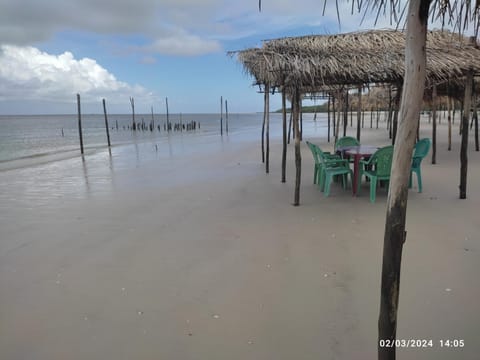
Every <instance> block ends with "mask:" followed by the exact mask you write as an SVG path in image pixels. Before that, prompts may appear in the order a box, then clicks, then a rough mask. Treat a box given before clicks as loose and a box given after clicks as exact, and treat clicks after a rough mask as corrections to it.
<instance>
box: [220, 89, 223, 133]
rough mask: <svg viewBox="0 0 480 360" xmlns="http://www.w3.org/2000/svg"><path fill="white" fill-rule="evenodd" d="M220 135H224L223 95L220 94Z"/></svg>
mask: <svg viewBox="0 0 480 360" xmlns="http://www.w3.org/2000/svg"><path fill="white" fill-rule="evenodd" d="M220 135H222V136H223V96H220Z"/></svg>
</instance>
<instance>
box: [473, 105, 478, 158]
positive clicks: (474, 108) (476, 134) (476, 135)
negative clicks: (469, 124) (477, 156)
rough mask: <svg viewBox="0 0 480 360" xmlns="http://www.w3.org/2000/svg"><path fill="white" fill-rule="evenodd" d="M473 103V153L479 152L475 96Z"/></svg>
mask: <svg viewBox="0 0 480 360" xmlns="http://www.w3.org/2000/svg"><path fill="white" fill-rule="evenodd" d="M474 99H475V102H474V103H473V120H474V122H475V151H479V144H478V112H477V106H478V99H477V97H476V96H475V97H474Z"/></svg>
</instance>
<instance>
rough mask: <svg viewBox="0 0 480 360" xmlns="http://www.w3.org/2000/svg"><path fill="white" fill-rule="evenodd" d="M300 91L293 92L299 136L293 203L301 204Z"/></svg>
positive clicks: (297, 140) (293, 105)
mask: <svg viewBox="0 0 480 360" xmlns="http://www.w3.org/2000/svg"><path fill="white" fill-rule="evenodd" d="M300 101H301V100H300V91H299V89H298V88H296V89H295V90H294V92H293V100H292V102H293V103H292V108H293V127H294V129H295V132H296V134H297V136H296V137H295V194H294V201H293V205H294V206H298V205H300V182H301V175H302V154H301V152H300V138H301V134H300V126H299V125H300V124H299V123H300Z"/></svg>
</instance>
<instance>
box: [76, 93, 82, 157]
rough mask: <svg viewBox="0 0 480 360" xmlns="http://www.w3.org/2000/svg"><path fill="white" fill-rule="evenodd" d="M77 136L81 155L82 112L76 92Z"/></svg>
mask: <svg viewBox="0 0 480 360" xmlns="http://www.w3.org/2000/svg"><path fill="white" fill-rule="evenodd" d="M77 108H78V136H79V137H80V153H81V154H82V155H83V135H82V113H81V111H80V94H77Z"/></svg>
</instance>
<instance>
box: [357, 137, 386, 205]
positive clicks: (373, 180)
mask: <svg viewBox="0 0 480 360" xmlns="http://www.w3.org/2000/svg"><path fill="white" fill-rule="evenodd" d="M392 156H393V146H392V145H389V146H385V147H382V148H380V149H378V150H377V151H376V152H375V153H374V154H373V155H372V156H371V157H370V159H368V160H360V174H359V181H358V185H357V194H358V193H359V191H360V185H361V179H362V176H363V175H365V177H367V179H369V180H370V202H372V203H374V202H375V195H376V192H377V182H378V181H379V180H390V170H391V168H392Z"/></svg>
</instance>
